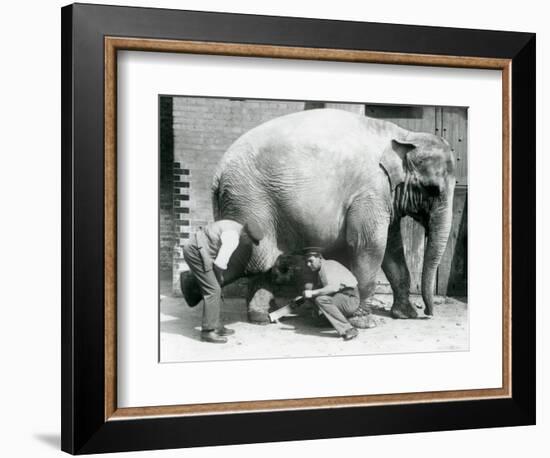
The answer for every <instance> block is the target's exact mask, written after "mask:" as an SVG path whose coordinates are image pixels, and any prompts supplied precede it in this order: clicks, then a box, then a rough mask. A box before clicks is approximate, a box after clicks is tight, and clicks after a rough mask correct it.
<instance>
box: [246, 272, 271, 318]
mask: <svg viewBox="0 0 550 458" xmlns="http://www.w3.org/2000/svg"><path fill="white" fill-rule="evenodd" d="M274 301H275V296H274V295H273V286H272V282H271V277H270V275H269V274H268V273H263V274H258V275H256V276H254V277H251V278H250V279H249V282H248V297H247V305H248V320H249V321H250V322H251V323H256V324H268V323H269V309H270V308H271V306H272V305H273V303H274Z"/></svg>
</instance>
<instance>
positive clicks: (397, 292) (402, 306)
mask: <svg viewBox="0 0 550 458" xmlns="http://www.w3.org/2000/svg"><path fill="white" fill-rule="evenodd" d="M382 270H383V271H384V274H386V277H387V279H388V281H389V282H390V285H391V288H392V291H393V305H392V308H391V315H392V317H393V318H416V317H417V316H418V313H417V312H416V309H415V307H414V306H413V305H412V304H411V302H410V301H409V291H410V287H411V278H410V274H409V269H408V268H407V262H406V260H405V251H404V250H403V238H402V236H401V225H400V221H399V220H398V221H395V222H393V223H392V224H391V225H390V228H389V231H388V243H387V245H386V253H385V254H384V261H383V262H382Z"/></svg>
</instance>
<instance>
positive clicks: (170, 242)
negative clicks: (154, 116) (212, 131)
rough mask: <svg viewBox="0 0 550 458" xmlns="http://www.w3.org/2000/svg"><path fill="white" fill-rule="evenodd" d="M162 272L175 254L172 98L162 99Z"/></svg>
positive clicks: (160, 204) (160, 101)
mask: <svg viewBox="0 0 550 458" xmlns="http://www.w3.org/2000/svg"><path fill="white" fill-rule="evenodd" d="M159 103H160V106H159V111H160V126H159V127H160V132H159V135H160V202H159V206H160V209H159V210H160V211H159V213H160V247H159V258H160V259H159V263H160V267H159V268H160V270H161V271H162V270H170V269H171V268H172V258H173V253H174V244H175V233H174V212H173V198H172V187H173V175H174V174H173V166H174V131H173V118H172V112H173V109H172V97H160V100H159Z"/></svg>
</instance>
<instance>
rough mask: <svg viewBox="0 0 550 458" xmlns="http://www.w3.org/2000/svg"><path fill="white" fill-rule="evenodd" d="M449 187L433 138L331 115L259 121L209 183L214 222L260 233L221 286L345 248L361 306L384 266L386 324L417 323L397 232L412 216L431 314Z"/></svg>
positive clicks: (440, 142) (321, 112) (449, 173)
mask: <svg viewBox="0 0 550 458" xmlns="http://www.w3.org/2000/svg"><path fill="white" fill-rule="evenodd" d="M454 187H455V177H454V158H453V154H452V150H451V148H450V146H449V144H448V143H447V142H446V141H445V140H444V139H442V138H440V137H437V136H435V135H432V134H427V133H414V132H410V131H407V130H405V129H402V128H400V127H398V126H396V125H395V124H393V123H391V122H388V121H382V120H376V119H371V118H368V117H365V116H361V115H356V114H353V113H349V112H346V111H341V110H333V109H318V110H308V111H303V112H299V113H294V114H290V115H286V116H282V117H280V118H276V119H274V120H271V121H269V122H266V123H265V124H262V125H260V126H258V127H256V128H254V129H252V130H250V131H249V132H247V133H245V134H244V135H243V136H242V137H240V138H239V139H238V140H237V141H236V142H235V143H234V144H233V145H232V146H231V147H230V148H229V149H228V150H227V152H226V153H225V155H224V156H223V158H222V160H221V161H220V164H219V166H218V169H217V171H216V173H215V177H214V182H213V188H212V191H213V204H214V212H215V217H216V219H220V218H224V219H233V220H236V221H239V222H243V221H246V220H248V219H250V218H253V219H255V220H256V221H258V222H259V223H260V225H261V226H262V228H263V230H264V232H265V234H266V236H265V238H264V240H262V242H261V243H260V245H259V246H258V247H254V249H253V253H252V256H251V258H250V261H249V263H248V265H247V266H246V268H245V271H244V272H243V269H242V267H238V266H236V267H232V266H231V265H230V269H229V271H228V273H227V275H226V283H230V282H231V281H233V280H235V279H236V278H238V277H240V276H242V275H247V274H253V273H260V272H267V271H269V269H271V268H272V267H273V266H274V264H275V263H276V261H277V258H278V257H279V256H280V255H281V254H282V253H290V252H296V251H297V250H300V249H301V248H303V247H305V246H320V247H323V248H325V249H326V250H329V251H330V250H333V251H337V250H340V251H341V250H342V248H344V247H347V248H348V252H349V256H350V257H349V259H350V267H351V269H352V271H353V273H354V274H355V276H356V277H357V279H358V281H359V291H360V295H361V301H362V303H367V302H368V299H369V297H370V296H371V295H372V294H373V293H374V290H375V278H376V274H377V271H378V269H379V268H380V266H382V269H383V270H384V272H385V274H386V276H387V278H388V280H389V282H390V284H391V287H392V290H393V295H394V303H393V307H392V315H393V316H394V317H396V318H408V317H416V311H415V309H414V307H413V306H412V305H411V303H410V302H409V289H410V276H409V271H408V268H407V264H406V262H405V256H404V251H403V241H402V237H401V231H400V224H399V222H400V219H401V217H403V216H405V215H410V216H412V217H413V218H414V219H415V220H417V221H418V222H420V223H421V224H422V225H424V227H425V228H426V231H427V244H426V250H425V254H424V265H423V271H422V296H423V299H424V303H425V313H426V314H428V315H431V314H432V313H433V294H434V284H435V278H436V269H437V266H438V265H439V262H440V260H441V257H442V255H443V252H444V250H445V247H446V244H447V240H448V237H449V232H450V229H451V220H452V208H453V193H454ZM264 287H265V285H264ZM265 307H267V304H265ZM256 308H258V305H257V304H256ZM260 309H261V307H260ZM256 312H257V313H256V317H257V316H258V313H259V315H260V316H261V315H262V313H265V312H266V310H258V309H257V310H256Z"/></svg>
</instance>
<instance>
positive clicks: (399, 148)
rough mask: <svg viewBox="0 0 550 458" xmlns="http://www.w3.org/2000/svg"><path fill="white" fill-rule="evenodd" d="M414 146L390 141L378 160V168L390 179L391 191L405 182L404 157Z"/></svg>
mask: <svg viewBox="0 0 550 458" xmlns="http://www.w3.org/2000/svg"><path fill="white" fill-rule="evenodd" d="M414 148H415V145H413V144H412V143H408V142H403V141H399V140H395V139H393V140H391V141H390V144H389V145H388V146H387V147H386V149H385V150H384V152H383V153H382V157H381V158H380V166H381V167H382V168H383V169H384V171H385V172H386V174H387V175H388V178H389V179H390V186H391V189H392V191H393V190H394V189H395V188H396V187H397V186H398V185H399V183H403V182H404V181H405V171H406V165H405V164H406V157H407V154H408V152H409V151H411V150H412V149H414Z"/></svg>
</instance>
